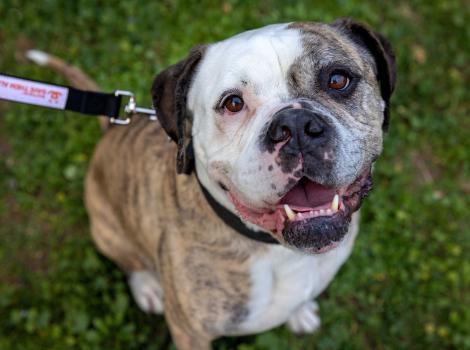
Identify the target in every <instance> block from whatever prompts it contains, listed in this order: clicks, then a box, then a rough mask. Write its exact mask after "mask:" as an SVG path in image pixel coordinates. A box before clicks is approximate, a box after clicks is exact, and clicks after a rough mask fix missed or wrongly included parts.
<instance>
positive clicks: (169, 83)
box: [151, 45, 206, 174]
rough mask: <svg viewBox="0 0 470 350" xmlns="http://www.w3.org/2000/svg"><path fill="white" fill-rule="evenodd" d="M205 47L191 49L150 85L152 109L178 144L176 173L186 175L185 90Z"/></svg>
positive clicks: (188, 164) (188, 144) (188, 127)
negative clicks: (184, 57) (183, 57)
mask: <svg viewBox="0 0 470 350" xmlns="http://www.w3.org/2000/svg"><path fill="white" fill-rule="evenodd" d="M205 50H206V46H202V45H201V46H196V47H194V48H193V49H191V51H190V53H189V55H188V57H186V59H184V60H182V61H180V62H178V63H176V64H175V65H173V66H171V67H168V68H167V69H165V70H164V71H163V72H161V73H160V74H158V75H157V77H156V78H155V80H154V82H153V85H152V91H151V92H152V100H153V106H154V108H155V109H156V111H157V115H158V120H159V121H160V123H161V125H162V127H163V129H165V131H166V133H167V134H168V135H169V136H170V137H171V138H172V140H173V141H175V142H176V144H177V145H178V153H177V155H176V171H177V172H178V174H181V173H185V174H190V173H191V170H192V168H193V166H194V164H193V162H194V157H193V154H192V152H193V151H192V145H191V125H190V122H191V121H190V120H189V113H188V111H187V110H186V99H187V95H188V91H189V87H190V85H191V82H192V78H193V76H194V72H195V71H196V67H197V66H198V63H199V62H200V61H201V59H202V57H203V55H204V52H205Z"/></svg>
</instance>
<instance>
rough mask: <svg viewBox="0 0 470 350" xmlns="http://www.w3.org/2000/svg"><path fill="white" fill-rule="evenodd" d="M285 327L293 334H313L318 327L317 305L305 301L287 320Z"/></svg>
mask: <svg viewBox="0 0 470 350" xmlns="http://www.w3.org/2000/svg"><path fill="white" fill-rule="evenodd" d="M287 327H288V328H289V329H290V330H291V331H292V332H293V333H295V334H307V333H313V332H315V331H316V330H317V329H318V328H319V327H320V316H318V304H317V303H316V302H315V301H306V302H305V303H303V304H302V305H300V306H299V307H298V308H297V309H296V310H295V311H294V312H293V313H292V315H291V316H290V317H289V319H288V320H287Z"/></svg>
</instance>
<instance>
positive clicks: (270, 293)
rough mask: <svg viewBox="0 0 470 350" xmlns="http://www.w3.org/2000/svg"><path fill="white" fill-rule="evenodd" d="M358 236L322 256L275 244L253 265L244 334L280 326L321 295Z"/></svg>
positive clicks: (241, 326)
mask: <svg viewBox="0 0 470 350" xmlns="http://www.w3.org/2000/svg"><path fill="white" fill-rule="evenodd" d="M354 236H355V235H351V234H350V235H348V236H347V237H346V239H345V240H344V241H343V242H342V243H341V244H340V246H339V247H337V248H336V249H334V250H333V251H330V252H327V253H325V254H320V255H313V256H312V255H305V254H302V253H298V252H294V251H292V250H290V249H287V248H285V247H282V246H272V247H270V248H269V250H268V252H267V253H266V254H265V255H263V256H262V257H260V258H259V259H258V260H257V261H256V262H255V263H254V264H253V265H252V268H251V279H252V287H251V291H250V299H249V301H248V309H249V315H248V317H247V318H246V319H245V321H244V322H243V324H241V325H240V331H241V332H242V333H256V332H260V331H264V330H267V329H270V328H272V327H275V326H278V325H280V324H282V323H284V322H286V320H287V319H288V317H289V316H290V315H291V314H292V312H293V311H295V310H296V309H297V308H298V307H299V306H300V305H301V304H302V303H303V302H305V301H307V300H311V299H313V298H314V297H316V296H317V295H318V294H320V293H321V292H322V291H323V290H324V289H325V288H326V286H327V285H328V284H329V282H330V281H331V279H332V278H333V277H334V275H335V274H336V272H337V271H338V269H339V267H340V266H341V265H342V264H343V263H344V261H345V260H346V259H347V257H348V256H349V254H350V252H351V248H352V243H353V241H354Z"/></svg>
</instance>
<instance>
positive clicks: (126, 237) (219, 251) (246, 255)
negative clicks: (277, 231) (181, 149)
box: [86, 118, 265, 349]
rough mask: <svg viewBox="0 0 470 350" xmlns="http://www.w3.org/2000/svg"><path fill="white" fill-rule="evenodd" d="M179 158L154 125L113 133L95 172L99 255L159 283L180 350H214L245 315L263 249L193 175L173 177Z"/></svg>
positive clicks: (93, 213) (92, 197) (91, 184)
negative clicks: (223, 216) (229, 222)
mask: <svg viewBox="0 0 470 350" xmlns="http://www.w3.org/2000/svg"><path fill="white" fill-rule="evenodd" d="M175 153H176V147H175V145H174V144H173V143H171V142H169V141H168V140H167V136H166V134H165V133H164V131H163V130H162V128H161V127H160V126H159V125H158V124H157V123H155V122H148V121H147V120H145V119H137V118H136V119H134V121H133V122H132V124H131V125H130V126H128V127H125V128H122V127H113V128H111V130H109V131H108V132H107V133H106V135H105V136H104V137H103V139H102V140H101V142H100V143H99V145H98V147H97V149H96V153H95V155H94V157H93V160H92V162H91V165H90V171H89V173H88V176H87V179H86V206H87V209H88V212H89V214H90V220H91V231H92V235H93V238H94V240H95V242H96V244H97V246H98V248H99V249H100V251H101V252H102V253H103V254H104V255H106V256H107V257H109V258H110V259H111V260H113V261H114V262H116V263H117V264H118V265H119V266H120V267H121V268H122V269H123V270H124V271H127V272H129V273H130V272H132V271H139V270H149V271H153V272H154V273H155V275H156V276H157V278H158V279H159V281H160V283H161V284H162V286H163V290H164V307H165V316H166V318H167V320H168V324H169V326H170V329H171V332H172V335H173V339H174V341H175V343H176V344H177V346H178V348H179V349H209V348H210V346H209V343H210V341H211V340H212V339H214V338H216V337H218V336H220V335H223V334H227V333H231V332H232V331H233V330H234V329H236V327H237V325H238V324H240V323H241V322H242V321H243V319H244V317H245V316H246V315H247V312H248V311H247V306H246V304H245V303H246V301H247V300H248V295H247V293H249V290H250V276H249V266H250V265H251V264H252V262H253V260H255V259H256V257H257V256H258V254H261V253H262V251H263V250H264V248H265V247H264V245H260V244H257V243H254V242H253V241H251V240H249V239H247V238H244V237H242V236H240V235H239V234H238V233H236V232H234V231H233V230H232V229H230V228H228V227H227V226H226V225H225V224H224V223H223V222H222V221H221V220H220V219H219V218H218V217H216V216H215V214H214V213H213V211H212V209H211V208H210V207H209V206H208V204H207V202H206V200H205V199H204V197H203V194H202V193H201V191H200V187H199V185H198V184H197V180H196V178H195V177H194V176H176V175H175V166H176V164H175Z"/></svg>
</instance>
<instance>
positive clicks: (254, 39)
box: [188, 23, 361, 105]
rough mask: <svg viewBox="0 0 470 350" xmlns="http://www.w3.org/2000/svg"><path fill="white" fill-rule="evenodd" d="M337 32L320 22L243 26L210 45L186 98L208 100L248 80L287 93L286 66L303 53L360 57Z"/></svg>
mask: <svg viewBox="0 0 470 350" xmlns="http://www.w3.org/2000/svg"><path fill="white" fill-rule="evenodd" d="M341 37H342V35H341V34H340V33H338V32H336V31H335V30H333V29H332V28H331V27H330V26H328V25H325V24H320V23H305V24H303V23H286V24H276V25H270V26H266V27H263V28H260V29H256V30H251V31H247V32H244V33H241V34H238V35H236V36H233V37H231V38H229V39H226V40H224V41H221V42H218V43H215V44H212V45H210V46H209V48H208V50H207V51H206V53H205V55H204V58H203V60H202V62H201V63H200V65H199V67H198V71H197V73H196V76H195V78H194V80H193V86H192V88H191V90H190V94H189V96H188V102H189V104H190V105H191V101H194V100H195V99H197V100H201V98H202V100H203V101H212V100H213V99H214V97H215V96H216V95H219V94H220V93H222V92H223V91H225V90H230V89H233V88H234V87H244V86H246V85H249V86H250V87H251V88H252V89H253V90H255V91H256V93H257V94H260V95H263V96H268V95H270V94H275V95H277V96H279V97H281V98H282V97H284V96H285V97H286V98H287V97H288V86H287V82H286V81H287V79H286V78H287V75H288V74H289V71H290V69H291V67H293V66H294V65H296V64H298V63H299V61H302V60H304V59H305V58H306V57H308V60H309V61H310V62H313V61H315V62H317V63H318V64H323V62H322V61H328V60H333V59H337V58H338V57H344V60H345V61H348V60H354V61H360V60H361V58H360V56H359V54H358V52H357V50H355V49H354V45H350V44H349V45H348V40H346V41H345V40H342V38H341Z"/></svg>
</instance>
